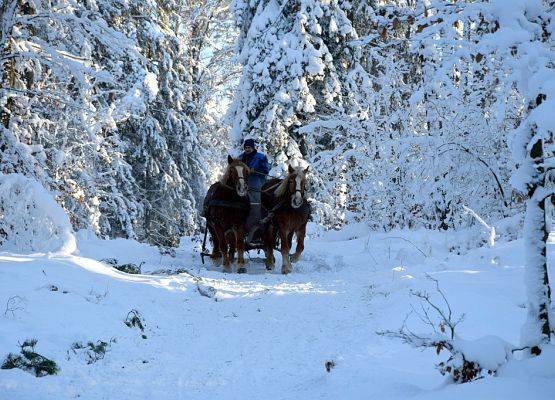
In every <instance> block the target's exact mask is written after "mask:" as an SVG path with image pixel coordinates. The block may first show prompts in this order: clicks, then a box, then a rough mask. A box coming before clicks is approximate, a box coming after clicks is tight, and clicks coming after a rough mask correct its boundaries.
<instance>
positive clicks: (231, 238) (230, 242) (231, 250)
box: [227, 232, 235, 263]
mask: <svg viewBox="0 0 555 400" xmlns="http://www.w3.org/2000/svg"><path fill="white" fill-rule="evenodd" d="M227 243H228V245H229V253H228V254H229V261H230V262H231V263H233V262H234V261H235V233H233V232H230V233H227Z"/></svg>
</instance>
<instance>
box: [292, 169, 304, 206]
mask: <svg viewBox="0 0 555 400" xmlns="http://www.w3.org/2000/svg"><path fill="white" fill-rule="evenodd" d="M301 182H302V178H301V177H300V176H299V175H297V176H296V177H295V195H294V196H293V199H292V206H293V207H295V208H299V207H300V206H301V205H302V204H303V197H302V196H301Z"/></svg>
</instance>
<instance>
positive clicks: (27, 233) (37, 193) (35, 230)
mask: <svg viewBox="0 0 555 400" xmlns="http://www.w3.org/2000/svg"><path fill="white" fill-rule="evenodd" d="M0 249H2V250H11V251H17V252H33V253H34V252H40V253H43V252H56V253H62V254H71V253H73V252H74V251H75V250H76V242H75V236H74V235H73V229H72V227H71V223H70V221H69V217H68V216H67V214H66V213H65V212H64V210H63V209H62V208H61V207H60V206H59V205H58V203H56V201H55V200H54V198H53V196H52V195H51V194H50V193H49V192H48V191H47V190H46V189H45V188H44V187H43V186H42V185H41V184H40V183H38V182H37V181H36V180H34V179H31V178H28V177H25V176H23V175H21V174H0Z"/></svg>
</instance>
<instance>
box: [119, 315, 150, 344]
mask: <svg viewBox="0 0 555 400" xmlns="http://www.w3.org/2000/svg"><path fill="white" fill-rule="evenodd" d="M124 323H125V325H127V326H128V327H130V328H139V329H140V330H141V332H144V330H145V322H144V319H143V317H141V314H140V313H139V312H138V311H137V310H131V311H129V312H128V313H127V317H125V321H124ZM143 336H145V337H144V338H143V339H146V335H143Z"/></svg>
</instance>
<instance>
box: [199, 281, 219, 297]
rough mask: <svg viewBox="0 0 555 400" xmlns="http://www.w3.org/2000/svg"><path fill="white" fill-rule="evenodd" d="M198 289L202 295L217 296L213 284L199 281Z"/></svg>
mask: <svg viewBox="0 0 555 400" xmlns="http://www.w3.org/2000/svg"><path fill="white" fill-rule="evenodd" d="M197 290H198V292H199V293H200V295H201V296H204V297H208V298H210V299H212V298H214V296H216V289H214V288H213V287H212V286H207V285H203V284H201V283H197Z"/></svg>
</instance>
